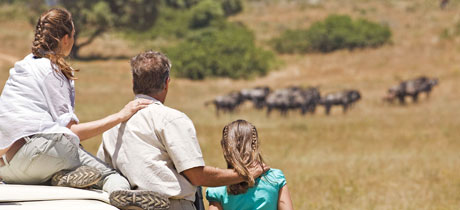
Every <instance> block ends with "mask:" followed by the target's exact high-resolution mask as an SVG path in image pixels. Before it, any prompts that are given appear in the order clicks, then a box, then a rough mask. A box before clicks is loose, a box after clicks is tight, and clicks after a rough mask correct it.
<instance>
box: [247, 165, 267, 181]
mask: <svg viewBox="0 0 460 210" xmlns="http://www.w3.org/2000/svg"><path fill="white" fill-rule="evenodd" d="M268 170H270V166H267V165H265V163H264V164H256V165H254V166H253V167H251V168H249V173H250V174H251V175H252V176H253V177H254V178H257V177H259V176H261V175H262V174H264V173H265V172H267V171H268Z"/></svg>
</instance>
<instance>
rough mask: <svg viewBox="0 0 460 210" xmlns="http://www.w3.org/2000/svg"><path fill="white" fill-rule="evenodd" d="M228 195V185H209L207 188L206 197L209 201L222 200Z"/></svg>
mask: <svg viewBox="0 0 460 210" xmlns="http://www.w3.org/2000/svg"><path fill="white" fill-rule="evenodd" d="M226 196H227V187H226V186H221V187H208V188H206V199H208V201H219V202H220V201H221V200H222V199H223V198H224V197H226Z"/></svg>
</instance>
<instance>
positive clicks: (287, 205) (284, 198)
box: [278, 185, 294, 210]
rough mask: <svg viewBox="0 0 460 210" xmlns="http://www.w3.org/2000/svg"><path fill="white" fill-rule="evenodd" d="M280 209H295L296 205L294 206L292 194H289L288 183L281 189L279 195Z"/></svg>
mask: <svg viewBox="0 0 460 210" xmlns="http://www.w3.org/2000/svg"><path fill="white" fill-rule="evenodd" d="M278 209H279V210H293V209H294V207H293V206H292V200H291V194H289V190H288V187H287V185H284V186H283V187H282V188H281V189H280V194H279V197H278Z"/></svg>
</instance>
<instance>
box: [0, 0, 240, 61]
mask: <svg viewBox="0 0 460 210" xmlns="http://www.w3.org/2000/svg"><path fill="white" fill-rule="evenodd" d="M209 2H215V3H216V4H213V5H211V6H214V7H215V9H214V10H215V11H217V14H216V13H213V11H214V10H206V9H202V8H203V7H204V8H206V7H209V6H210V5H209V4H210V3H209ZM6 3H10V4H22V5H24V6H25V7H27V8H28V10H29V11H30V13H29V14H28V15H30V20H31V23H32V24H33V25H35V23H36V21H37V18H38V17H39V15H40V14H41V13H43V12H44V11H46V10H48V9H49V8H51V7H55V6H60V7H64V8H66V9H67V10H69V11H70V12H71V13H72V14H73V19H74V24H75V27H76V28H77V34H76V35H75V40H76V42H75V45H74V48H73V49H72V54H71V55H72V56H74V57H78V52H79V50H80V49H81V48H82V47H84V46H86V45H88V44H90V43H91V42H92V41H93V40H94V39H95V38H97V37H98V36H100V35H102V34H103V33H105V32H107V31H109V30H111V29H113V28H119V29H123V30H132V31H145V30H148V29H150V28H152V27H153V26H154V25H155V22H156V20H157V19H158V17H159V16H160V15H161V10H160V8H162V7H171V8H176V9H180V8H183V9H188V10H197V11H196V15H195V16H194V17H193V19H194V22H193V24H194V25H195V26H197V27H199V26H203V25H206V24H207V23H208V22H210V20H211V19H214V18H218V16H219V17H220V16H229V15H232V14H236V13H238V12H240V11H241V10H242V4H241V0H216V1H210V0H155V1H152V0H78V1H75V0H8V1H7V2H6ZM195 7H196V8H195ZM81 37H85V38H86V39H85V41H78V40H79V38H81Z"/></svg>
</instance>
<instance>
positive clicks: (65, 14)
mask: <svg viewBox="0 0 460 210" xmlns="http://www.w3.org/2000/svg"><path fill="white" fill-rule="evenodd" d="M73 30H74V25H73V22H72V15H71V14H70V12H69V11H67V10H66V9H60V8H53V9H50V10H48V11H47V12H45V13H43V14H42V15H41V16H40V18H38V21H37V25H36V26H35V35H34V41H33V44H32V54H33V55H34V56H35V57H37V58H43V57H45V58H48V59H50V61H51V62H52V63H53V64H55V65H56V66H57V67H58V68H56V67H55V65H52V67H53V69H54V70H55V71H61V72H62V73H63V74H64V75H65V77H66V78H67V79H76V77H74V72H75V71H78V70H74V69H73V68H72V67H71V66H70V65H69V64H68V63H67V62H66V61H65V59H64V55H62V54H60V53H59V52H58V51H59V44H60V40H61V39H62V38H63V37H64V36H65V35H68V36H72V31H73Z"/></svg>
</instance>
